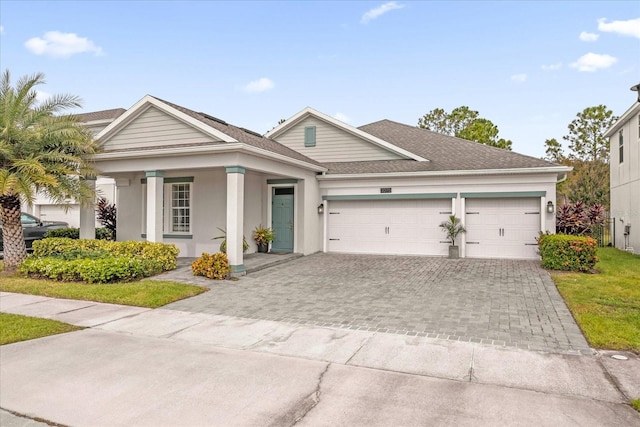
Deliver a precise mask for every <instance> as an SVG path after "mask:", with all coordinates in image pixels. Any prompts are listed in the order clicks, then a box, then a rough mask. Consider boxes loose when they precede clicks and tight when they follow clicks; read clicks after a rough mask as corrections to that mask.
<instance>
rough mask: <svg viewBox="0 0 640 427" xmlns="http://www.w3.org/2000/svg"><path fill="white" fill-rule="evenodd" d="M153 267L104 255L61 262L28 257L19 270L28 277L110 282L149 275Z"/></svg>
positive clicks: (141, 261) (123, 257) (148, 263)
mask: <svg viewBox="0 0 640 427" xmlns="http://www.w3.org/2000/svg"><path fill="white" fill-rule="evenodd" d="M154 268H155V265H153V264H152V263H150V262H149V261H148V260H141V259H137V258H130V257H126V256H112V255H106V256H102V257H100V258H77V259H70V260H69V259H64V258H61V257H42V258H38V257H29V258H27V259H26V260H24V261H23V262H22V264H20V267H18V271H20V272H21V273H23V274H26V275H28V276H30V277H39V278H47V279H53V280H58V281H72V282H77V281H85V282H88V283H111V282H123V281H125V282H126V281H131V280H135V279H141V278H143V277H146V276H149V275H150V274H148V273H149V272H150V270H153V269H154Z"/></svg>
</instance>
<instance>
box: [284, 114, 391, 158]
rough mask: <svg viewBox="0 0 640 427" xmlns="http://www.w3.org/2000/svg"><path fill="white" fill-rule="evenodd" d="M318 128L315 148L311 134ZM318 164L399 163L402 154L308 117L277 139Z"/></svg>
mask: <svg viewBox="0 0 640 427" xmlns="http://www.w3.org/2000/svg"><path fill="white" fill-rule="evenodd" d="M310 129H315V141H314V142H315V145H313V144H311V140H310V138H311V135H312V134H313V132H314V131H312V130H310ZM274 139H275V140H276V141H277V142H279V143H280V144H282V145H284V146H286V147H288V148H291V149H292V150H295V151H297V152H299V153H301V154H304V155H305V156H307V157H310V158H312V159H313V160H316V161H318V162H350V161H370V160H397V159H402V158H403V157H401V156H400V155H398V154H396V153H393V152H391V151H389V150H387V149H385V148H382V147H379V146H377V145H374V144H372V143H371V142H368V141H365V140H363V139H362V138H359V137H357V136H355V135H353V134H351V133H349V132H346V131H344V130H342V129H339V128H337V127H336V126H333V125H331V124H329V123H327V122H325V121H323V120H320V119H318V118H316V117H313V116H308V117H306V118H304V119H303V120H301V121H300V122H298V123H296V124H295V125H294V126H292V127H291V128H289V129H286V130H285V131H284V132H283V133H282V134H280V135H278V136H276V137H275V138H274ZM305 142H306V143H305Z"/></svg>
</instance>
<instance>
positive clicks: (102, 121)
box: [24, 108, 126, 228]
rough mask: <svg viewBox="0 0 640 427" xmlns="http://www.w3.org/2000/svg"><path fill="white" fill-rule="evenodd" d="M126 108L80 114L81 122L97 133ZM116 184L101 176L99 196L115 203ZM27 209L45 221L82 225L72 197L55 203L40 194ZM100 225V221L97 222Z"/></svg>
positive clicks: (97, 186) (98, 181)
mask: <svg viewBox="0 0 640 427" xmlns="http://www.w3.org/2000/svg"><path fill="white" fill-rule="evenodd" d="M125 111H126V110H125V109H124V108H116V109H113V110H104V111H96V112H92V113H85V114H78V115H77V117H78V119H79V121H80V123H81V124H82V125H83V126H85V127H87V128H88V129H89V130H91V132H92V133H93V135H94V136H95V135H97V134H98V133H100V131H102V130H103V129H104V128H106V127H107V126H108V125H109V124H110V123H111V122H113V121H114V120H115V119H116V118H118V117H119V116H120V115H121V114H123V113H124V112H125ZM115 191H116V186H115V182H114V181H113V179H111V178H107V177H102V176H99V177H98V178H97V180H96V193H97V196H98V197H104V198H106V199H107V200H108V201H109V202H110V203H114V202H115V200H116V197H115ZM24 210H25V211H27V212H28V213H30V214H32V215H34V216H36V217H38V218H40V219H42V220H44V221H65V222H67V223H69V226H70V227H75V228H78V227H80V204H79V203H78V202H77V201H75V200H72V199H69V200H68V203H65V204H60V203H55V202H54V201H53V200H51V199H50V198H49V197H47V196H46V195H45V194H38V195H37V197H36V200H35V201H34V202H33V204H31V205H30V206H25V209H24ZM96 225H97V226H99V224H98V223H96Z"/></svg>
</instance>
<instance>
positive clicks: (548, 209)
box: [547, 201, 554, 213]
mask: <svg viewBox="0 0 640 427" xmlns="http://www.w3.org/2000/svg"><path fill="white" fill-rule="evenodd" d="M553 211H554V207H553V202H552V201H549V202H547V212H549V213H553Z"/></svg>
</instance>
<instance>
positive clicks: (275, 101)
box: [0, 0, 640, 157]
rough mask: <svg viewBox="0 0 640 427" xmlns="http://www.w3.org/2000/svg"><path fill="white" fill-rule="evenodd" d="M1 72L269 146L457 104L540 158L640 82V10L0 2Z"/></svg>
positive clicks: (605, 6)
mask: <svg viewBox="0 0 640 427" xmlns="http://www.w3.org/2000/svg"><path fill="white" fill-rule="evenodd" d="M0 68H1V69H2V70H3V71H4V70H5V69H8V70H9V71H10V73H11V76H12V80H13V81H14V82H15V81H17V80H18V79H19V78H20V77H21V76H24V75H31V74H34V73H36V72H42V73H44V74H45V75H46V85H42V86H39V87H38V89H39V91H40V92H41V94H40V95H41V96H42V97H46V96H48V95H50V94H61V93H69V94H74V95H78V96H80V97H81V98H82V99H83V108H82V110H76V111H74V112H78V113H79V112H89V111H98V110H105V109H111V108H129V107H131V106H132V105H133V104H135V103H136V102H137V101H138V100H140V99H141V98H142V97H143V96H145V95H146V94H150V95H153V96H156V97H158V98H162V99H165V100H167V101H171V102H173V103H175V104H178V105H182V106H183V107H186V108H190V109H192V110H195V111H202V112H206V113H208V114H210V115H213V116H215V117H219V118H221V119H223V120H225V121H227V122H229V123H232V124H234V125H236V126H241V127H245V128H248V129H251V130H254V131H256V132H259V133H265V132H267V131H268V130H270V129H272V128H273V127H274V126H276V125H277V123H278V121H279V120H280V119H286V118H289V117H291V116H293V115H294V114H296V113H297V112H298V111H300V110H302V109H303V108H305V107H307V106H308V107H312V108H314V109H316V110H319V111H321V112H323V113H325V114H328V115H330V116H332V117H335V118H337V119H339V120H342V121H344V122H346V123H348V124H350V125H352V126H356V127H357V126H362V125H364V124H368V123H371V122H375V121H378V120H382V119H389V120H394V121H397V122H401V123H406V124H409V125H417V123H418V119H419V118H420V117H422V116H423V115H424V114H426V113H427V112H429V111H431V110H433V109H435V108H443V109H445V110H447V111H450V110H452V109H453V108H456V107H459V106H462V105H466V106H468V107H470V108H471V109H473V110H476V111H478V112H479V113H480V116H481V117H484V118H487V119H489V120H491V121H492V122H493V123H494V124H496V125H497V126H498V128H499V129H500V135H499V136H500V137H501V138H505V139H510V140H512V141H513V150H514V151H517V152H520V153H523V154H527V155H531V156H535V157H543V156H544V141H545V140H546V139H549V138H556V139H558V140H559V141H561V140H562V137H563V136H564V135H566V134H567V133H568V131H567V126H568V124H569V123H570V122H571V121H572V120H573V119H574V118H575V117H576V115H577V114H578V113H579V112H581V111H582V110H584V109H585V108H587V107H591V106H595V105H600V104H604V105H606V106H607V107H608V108H609V109H611V110H613V112H614V115H616V116H620V115H622V114H623V113H624V112H625V111H626V110H627V109H628V108H629V107H630V106H631V105H632V104H633V102H634V101H635V99H636V95H635V94H634V93H632V92H631V91H630V90H629V88H630V87H631V86H633V85H635V84H638V83H640V1H637V0H635V1H566V2H562V1H480V0H478V1H447V2H444V1H420V2H418V1H315V2H314V1H281V2H268V1H255V2H251V1H235V2H224V1H197V2H189V1H180V2H177V1H175V2H174V1H159V2H156V1H138V2H136V1H113V2H111V1H78V2H74V1H40V2H35V1H14V0H1V1H0Z"/></svg>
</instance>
